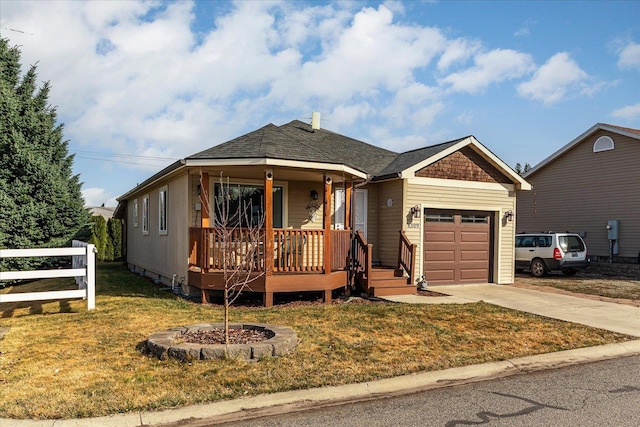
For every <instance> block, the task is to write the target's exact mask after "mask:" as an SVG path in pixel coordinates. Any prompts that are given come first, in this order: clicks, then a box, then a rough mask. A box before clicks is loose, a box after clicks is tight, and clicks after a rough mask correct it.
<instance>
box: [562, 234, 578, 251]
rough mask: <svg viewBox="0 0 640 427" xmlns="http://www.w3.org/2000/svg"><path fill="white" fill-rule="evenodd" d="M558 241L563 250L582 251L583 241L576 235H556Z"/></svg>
mask: <svg viewBox="0 0 640 427" xmlns="http://www.w3.org/2000/svg"><path fill="white" fill-rule="evenodd" d="M558 243H560V247H561V248H562V250H563V251H565V252H582V251H584V243H583V242H582V239H580V238H579V237H578V236H558Z"/></svg>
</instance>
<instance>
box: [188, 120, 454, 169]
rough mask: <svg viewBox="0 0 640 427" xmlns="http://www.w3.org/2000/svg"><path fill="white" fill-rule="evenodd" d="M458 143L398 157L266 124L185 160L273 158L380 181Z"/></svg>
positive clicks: (298, 126)
mask: <svg viewBox="0 0 640 427" xmlns="http://www.w3.org/2000/svg"><path fill="white" fill-rule="evenodd" d="M459 141H460V139H457V140H455V141H450V142H445V143H443V144H439V145H434V146H431V147H426V148H421V149H418V150H412V151H408V152H406V153H400V154H399V153H395V152H393V151H389V150H385V149H383V148H380V147H376V146H374V145H371V144H367V143H365V142H362V141H358V140H356V139H353V138H349V137H347V136H344V135H340V134H338V133H335V132H331V131H328V130H325V129H316V130H315V131H312V130H311V126H309V125H308V124H306V123H303V122H301V121H299V120H294V121H292V122H290V123H287V124H285V125H282V126H276V125H274V124H268V125H266V126H264V127H262V128H260V129H258V130H255V131H253V132H249V133H248V134H246V135H242V136H240V137H238V138H235V139H232V140H231V141H228V142H224V143H222V144H220V145H216V146H214V147H211V148H209V149H207V150H204V151H201V152H199V153H196V154H194V155H192V156H189V157H187V158H186V159H187V160H189V159H245V158H274V159H283V160H299V161H307V162H321V163H332V164H343V165H346V166H349V167H352V168H354V169H357V170H360V171H362V172H365V173H367V174H369V175H372V176H376V177H382V176H391V175H394V174H397V173H398V172H401V171H402V170H404V169H406V168H408V167H411V166H413V165H415V164H416V163H419V162H421V161H422V160H424V159H426V158H429V157H431V156H433V155H434V154H437V153H439V152H440V151H442V150H445V149H447V148H448V147H450V146H451V145H453V144H455V143H457V142H459Z"/></svg>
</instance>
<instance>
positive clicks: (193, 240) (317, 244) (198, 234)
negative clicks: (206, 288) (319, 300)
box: [189, 227, 350, 273]
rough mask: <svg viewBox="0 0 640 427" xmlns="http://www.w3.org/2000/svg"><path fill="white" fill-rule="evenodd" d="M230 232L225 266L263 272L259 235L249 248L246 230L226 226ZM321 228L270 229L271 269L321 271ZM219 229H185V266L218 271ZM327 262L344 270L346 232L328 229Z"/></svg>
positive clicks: (347, 243) (332, 268)
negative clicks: (186, 263) (186, 240)
mask: <svg viewBox="0 0 640 427" xmlns="http://www.w3.org/2000/svg"><path fill="white" fill-rule="evenodd" d="M227 232H231V238H230V242H228V244H229V245H233V250H232V252H233V254H232V255H235V256H231V257H230V258H231V259H228V260H227V267H233V268H238V267H240V268H241V269H243V270H244V269H248V268H251V270H253V271H256V272H258V271H265V268H266V262H265V259H266V254H265V248H266V246H267V245H266V244H265V243H266V242H265V237H266V236H265V235H264V233H263V234H262V235H261V238H260V243H259V247H258V248H257V249H255V248H251V247H249V244H248V243H247V242H248V240H250V239H248V236H246V234H247V232H248V231H247V230H244V229H242V228H236V229H228V230H227ZM324 233H325V232H324V230H321V229H305V230H303V229H291V228H274V229H273V242H274V245H273V248H274V254H273V257H274V263H273V270H272V271H273V272H275V273H291V272H309V273H324V272H325V258H324V250H325V249H324V238H325V235H324ZM220 242H221V235H220V230H217V231H216V228H214V227H204V228H201V227H190V228H189V267H199V268H200V269H201V270H202V272H203V273H204V272H207V271H210V270H221V269H222V268H223V266H224V262H223V261H222V255H223V254H222V248H221V246H220ZM330 249H331V265H329V266H326V267H327V268H329V269H330V271H338V270H345V269H346V268H348V265H349V261H348V260H349V251H350V231H349V230H331V248H330ZM250 252H251V253H252V254H253V262H251V261H250V260H247V259H246V254H247V253H250Z"/></svg>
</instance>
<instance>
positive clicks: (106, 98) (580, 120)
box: [0, 0, 640, 205]
mask: <svg viewBox="0 0 640 427" xmlns="http://www.w3.org/2000/svg"><path fill="white" fill-rule="evenodd" d="M0 31H1V35H2V37H5V38H8V39H9V40H10V43H11V44H13V45H19V46H21V49H22V63H23V66H25V67H26V66H28V65H30V64H34V63H36V62H37V63H38V72H39V78H40V80H41V81H47V80H48V81H50V82H51V85H52V91H51V96H50V101H51V104H52V105H55V106H57V108H58V117H59V120H60V122H62V123H64V125H65V138H66V139H68V140H69V147H70V152H71V153H75V154H76V158H75V162H74V170H75V172H76V173H79V174H80V176H81V180H82V181H83V182H84V185H83V194H84V196H85V200H86V202H87V204H88V205H100V204H102V203H106V204H107V205H115V197H117V196H119V195H122V194H123V193H125V192H126V191H128V190H130V189H131V188H133V187H134V186H135V185H136V184H137V183H138V182H141V181H143V180H144V179H145V178H147V177H149V176H150V175H152V174H153V173H155V172H157V171H158V170H160V169H162V168H163V167H164V166H166V165H168V164H169V163H171V162H173V161H175V160H177V159H179V158H182V157H184V156H188V155H190V154H193V153H196V152H198V151H201V150H203V149H206V148H209V147H211V146H214V145H217V144H219V143H221V142H225V141H228V140H230V139H232V138H235V137H237V136H240V135H242V134H244V133H246V132H250V131H252V130H255V129H257V128H259V127H261V126H264V125H265V124H267V123H274V124H283V123H287V122H289V121H291V120H293V119H299V120H303V121H310V117H311V113H312V112H313V111H319V112H320V113H321V114H322V126H323V127H324V128H327V129H330V130H332V131H335V132H339V133H342V134H345V135H348V136H351V137H353V138H357V139H360V140H363V141H366V142H368V143H371V144H374V145H378V146H381V147H384V148H387V149H391V150H394V151H406V150H410V149H414V148H419V147H423V146H427V145H433V144H437V143H440V142H444V141H448V140H451V139H456V138H460V137H463V136H467V135H474V136H476V138H478V140H480V142H482V143H483V144H484V145H485V146H487V147H488V148H489V149H490V150H491V151H492V152H494V153H495V154H496V155H498V156H499V157H500V158H501V159H502V160H504V161H505V162H506V163H507V164H509V165H510V166H512V167H514V166H515V164H516V163H518V162H519V163H522V164H524V163H530V164H531V165H532V166H534V165H535V164H537V163H538V162H540V161H541V160H543V159H544V158H546V157H547V156H549V155H550V154H552V153H553V152H554V151H556V150H557V149H558V148H560V147H561V146H563V145H565V144H567V143H568V142H569V141H571V140H572V139H574V138H575V137H577V136H578V135H580V134H581V133H582V132H584V131H585V130H587V129H588V128H590V127H591V126H593V125H594V124H595V123H598V122H602V123H610V124H616V125H620V126H626V127H631V128H640V2H635V1H620V2H616V1H602V2H599V1H585V2H580V1H567V2H562V1H548V2H545V1H532V2H526V1H517V2H515V1H514V2H507V1H499V2H489V1H473V2H466V1H428V2H420V1H411V2H393V1H388V2H359V1H349V2H324V1H309V2H303V1H296V2H267V1H257V2H254V1H241V2H222V1H215V2H214V1H199V2H191V1H180V2H161V1H141V2H135V1H104V2H103V1H91V2H83V1H71V2H62V1H48V2H42V1H28V0H20V1H15V0H2V1H1V2H0Z"/></svg>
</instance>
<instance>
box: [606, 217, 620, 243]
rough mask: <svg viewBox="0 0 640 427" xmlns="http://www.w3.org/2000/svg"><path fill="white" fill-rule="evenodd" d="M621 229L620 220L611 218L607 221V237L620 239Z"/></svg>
mask: <svg viewBox="0 0 640 427" xmlns="http://www.w3.org/2000/svg"><path fill="white" fill-rule="evenodd" d="M619 230H620V221H618V220H617V219H610V220H608V221H607V239H609V240H618V239H619V237H618V236H619Z"/></svg>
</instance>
